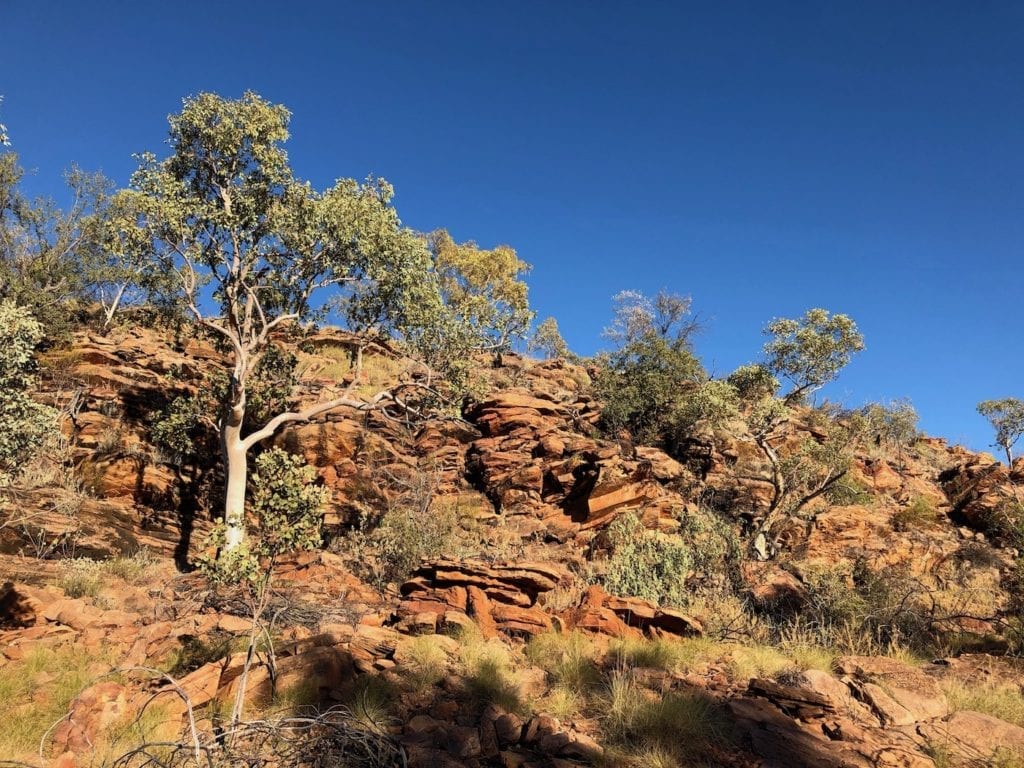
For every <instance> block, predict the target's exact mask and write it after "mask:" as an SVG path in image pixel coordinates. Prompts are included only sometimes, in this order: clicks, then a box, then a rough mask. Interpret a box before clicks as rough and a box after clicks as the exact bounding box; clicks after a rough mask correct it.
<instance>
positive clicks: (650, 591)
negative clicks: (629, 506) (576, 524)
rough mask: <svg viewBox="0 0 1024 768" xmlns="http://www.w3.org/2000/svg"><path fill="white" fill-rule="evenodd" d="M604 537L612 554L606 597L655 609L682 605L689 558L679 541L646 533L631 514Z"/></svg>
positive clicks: (686, 549)
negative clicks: (651, 605)
mask: <svg viewBox="0 0 1024 768" xmlns="http://www.w3.org/2000/svg"><path fill="white" fill-rule="evenodd" d="M608 536H609V539H610V540H611V544H612V547H613V554H612V557H611V558H610V559H609V561H608V570H607V573H606V574H605V588H606V589H607V590H608V591H609V592H610V593H612V594H615V595H622V596H623V597H640V598H643V599H645V600H650V601H651V602H654V603H657V604H659V605H669V606H684V605H686V603H687V589H686V578H687V576H689V575H690V572H691V570H692V568H693V556H692V554H691V552H690V548H689V547H688V546H687V545H686V544H685V543H684V542H683V541H682V539H680V538H679V537H677V536H670V535H668V534H666V533H662V532H660V531H651V530H648V529H647V528H645V527H644V526H643V524H642V523H641V522H640V520H639V518H637V516H636V515H635V514H634V513H632V512H627V513H625V514H623V515H621V516H620V517H619V518H618V519H617V520H616V521H615V522H614V523H612V524H611V525H610V526H609V527H608Z"/></svg>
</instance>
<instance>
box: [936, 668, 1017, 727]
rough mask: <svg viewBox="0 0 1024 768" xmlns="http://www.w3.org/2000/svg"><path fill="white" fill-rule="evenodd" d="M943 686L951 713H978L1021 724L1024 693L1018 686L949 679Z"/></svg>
mask: <svg viewBox="0 0 1024 768" xmlns="http://www.w3.org/2000/svg"><path fill="white" fill-rule="evenodd" d="M942 688H943V691H944V692H945V694H946V698H947V699H949V708H950V709H951V710H953V711H954V712H960V711H964V710H967V711H971V712H981V713H982V714H983V715H991V716H992V717H998V718H999V719H1000V720H1005V721H1006V722H1008V723H1013V724H1014V725H1019V726H1021V727H1024V692H1022V691H1021V689H1020V687H1019V686H1017V685H1013V684H1011V683H1007V682H994V681H988V680H984V681H977V682H975V681H969V680H954V679H949V680H946V681H945V682H944V683H943V686H942Z"/></svg>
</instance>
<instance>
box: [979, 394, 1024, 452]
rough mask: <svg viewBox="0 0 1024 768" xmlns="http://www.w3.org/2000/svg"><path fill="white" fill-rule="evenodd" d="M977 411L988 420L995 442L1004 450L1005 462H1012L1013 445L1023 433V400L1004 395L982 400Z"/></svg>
mask: <svg viewBox="0 0 1024 768" xmlns="http://www.w3.org/2000/svg"><path fill="white" fill-rule="evenodd" d="M978 413H980V414H981V415H982V416H984V417H985V418H986V419H988V420H989V423H991V424H992V428H993V429H994V430H995V432H996V441H995V444H996V445H998V446H1000V447H1001V448H1002V449H1003V450H1004V451H1005V452H1006V463H1007V464H1010V463H1012V462H1013V446H1014V445H1015V444H1016V442H1017V441H1018V440H1020V438H1021V436H1022V435H1024V400H1018V399H1017V398H1016V397H1004V398H1003V399H1002V400H983V401H982V402H980V403H978Z"/></svg>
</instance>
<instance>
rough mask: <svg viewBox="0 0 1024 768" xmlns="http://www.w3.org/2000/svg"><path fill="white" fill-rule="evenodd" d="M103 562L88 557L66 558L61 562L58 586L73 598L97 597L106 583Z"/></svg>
mask: <svg viewBox="0 0 1024 768" xmlns="http://www.w3.org/2000/svg"><path fill="white" fill-rule="evenodd" d="M103 577H104V573H103V564H102V563H100V562H98V561H96V560H91V559H90V558H88V557H77V558H74V559H72V560H64V561H62V562H61V564H60V570H59V572H58V576H57V586H58V587H60V588H61V589H63V590H64V594H66V595H67V596H68V597H71V598H79V597H96V596H97V595H99V593H100V590H102V589H103V585H104V578H103Z"/></svg>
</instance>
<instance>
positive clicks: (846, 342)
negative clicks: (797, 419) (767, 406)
mask: <svg viewBox="0 0 1024 768" xmlns="http://www.w3.org/2000/svg"><path fill="white" fill-rule="evenodd" d="M764 333H765V335H767V336H771V337H772V338H771V340H770V341H768V342H767V343H766V344H765V346H764V351H765V355H766V356H767V367H768V369H769V370H771V371H772V372H773V373H776V374H778V375H780V376H783V377H784V378H786V379H788V380H789V381H790V382H791V383H792V384H793V389H792V390H791V391H790V392H789V394H788V395H786V399H787V400H788V401H790V402H792V401H795V400H797V399H798V398H800V397H802V396H803V395H804V394H806V393H807V392H810V391H813V390H815V389H818V388H819V387H822V386H823V385H825V384H827V383H828V382H830V381H832V380H833V379H834V378H835V377H836V376H837V375H838V374H839V371H841V370H842V369H843V368H844V367H845V366H846V364H847V363H849V362H850V358H851V357H852V356H853V354H854V353H856V352H860V351H861V350H862V349H864V337H863V336H862V335H861V333H860V331H858V330H857V325H856V324H855V323H854V322H853V320H851V319H850V318H849V317H847V316H846V315H830V314H829V313H828V311H826V310H824V309H810V310H808V311H807V312H806V313H804V316H803V317H802V318H799V319H795V320H794V319H787V318H780V319H776V320H773V321H772V322H770V323H769V324H768V325H767V326H766V327H765V329H764Z"/></svg>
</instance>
